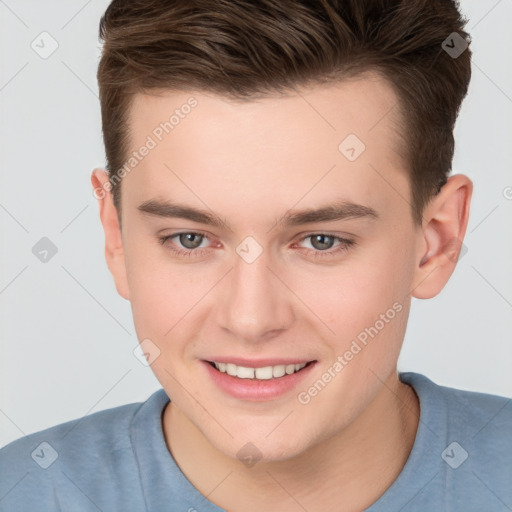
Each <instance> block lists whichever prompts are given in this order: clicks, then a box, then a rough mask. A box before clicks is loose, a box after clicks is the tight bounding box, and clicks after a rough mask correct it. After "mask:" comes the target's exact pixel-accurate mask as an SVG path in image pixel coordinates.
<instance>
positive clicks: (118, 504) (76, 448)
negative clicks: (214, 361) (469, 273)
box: [0, 372, 512, 512]
mask: <svg viewBox="0 0 512 512" xmlns="http://www.w3.org/2000/svg"><path fill="white" fill-rule="evenodd" d="M399 377H400V380H401V381H402V382H405V383H407V384H409V385H411V386H412V387H413V388H414V390H415V392H416V394H417V395H418V398H419V401H420V421H419V426H418V431H417V434H416V438H415V441H414V445H413V448H412V451H411V453H410V455H409V458H408V460H407V462H406V464H405V466H404V468H403V469H402V472H401V473H400V474H399V476H398V478H397V479H396V480H395V481H394V483H393V484H392V485H391V486H390V487H389V488H388V490H387V491H386V492H385V493H384V494H383V495H382V496H381V497H380V498H379V499H378V500H377V501H376V502H375V503H374V504H373V505H371V506H370V507H369V508H367V509H366V511H364V512H398V511H400V512H429V511H435V512H440V511H443V512H448V511H450V512H510V511H511V510H512V400H511V399H510V398H505V397H502V396H497V395H490V394H485V393H476V392H470V391H463V390H458V389H454V388H449V387H445V386H439V385H437V384H435V383H434V382H432V381H431V380H430V379H428V378H427V377H425V376H424V375H421V374H418V373H413V372H405V373H404V372H402V373H399ZM168 402H169V398H168V396H167V394H166V393H165V391H164V390H163V389H160V390H158V391H156V392H155V393H153V394H152V395H151V396H150V397H149V398H148V400H146V401H145V402H143V403H133V404H128V405H123V406H120V407H115V408H112V409H107V410H104V411H100V412H97V413H94V414H91V415H89V416H85V417H83V418H80V419H76V420H73V421H69V422H66V423H62V424H60V425H57V426H54V427H51V428H49V429H46V430H42V431H40V432H36V433H34V434H30V435H28V436H25V437H23V438H20V439H17V440H15V441H13V442H11V443H9V444H8V445H7V446H5V447H4V448H2V449H1V450H0V511H1V512H25V511H38V512H46V511H64V512H68V511H73V512H74V511H80V512H82V511H84V512H85V511H87V512H88V511H94V512H98V511H103V512H114V511H122V512H132V511H137V512H142V511H150V512H162V511H173V512H174V511H178V512H194V511H197V512H222V510H223V509H221V508H220V507H218V506H216V505H214V504H213V503H212V502H211V501H209V500H208V499H207V498H205V497H204V496H203V495H202V494H200V493H199V491H197V489H196V488H195V487H194V486H193V485H192V484H191V483H190V482H189V481H188V480H187V478H186V477H185V475H184V474H183V473H182V472H181V471H180V469H179V468H178V466H177V465H176V463H175V461H174V459H173V457H172V455H171V453H170V452H169V450H168V448H167V445H166V443H165V439H164V435H163V431H162V423H161V419H162V412H163V409H164V407H165V405H166V404H167V403H168Z"/></svg>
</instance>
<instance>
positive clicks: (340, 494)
mask: <svg viewBox="0 0 512 512" xmlns="http://www.w3.org/2000/svg"><path fill="white" fill-rule="evenodd" d="M418 421H419V402H418V399H417V397H416V394H415V392H414V390H413V389H412V388H411V387H410V386H408V385H406V384H404V383H402V382H400V381H399V380H398V377H397V375H396V372H393V373H392V374H391V376H390V377H389V378H388V380H387V381H386V382H385V383H384V385H383V386H382V388H381V389H380V391H379V392H378V393H377V395H376V397H375V398H374V399H373V401H372V402H371V403H370V404H369V405H368V407H367V408H366V409H365V410H364V411H363V413H362V414H360V415H359V416H358V417H357V418H356V420H355V421H354V422H352V423H351V424H350V425H349V426H348V427H346V428H345V429H343V430H342V431H340V432H338V433H337V434H336V435H334V436H332V437H330V438H328V439H327V440H324V441H323V442H321V443H320V444H317V445H315V446H313V447H311V448H309V449H308V450H307V451H305V452H303V453H302V454H300V455H299V456H297V457H294V458H293V459H288V460H282V461H277V462H265V463H264V462H258V463H257V464H256V465H255V466H253V467H251V468H246V467H244V466H243V464H240V461H239V460H233V459H231V458H229V457H226V456H225V455H224V454H223V453H221V452H219V451H218V450H216V449H215V448H214V447H213V446H212V445H211V444H210V443H209V442H208V440H207V439H206V438H205V437H204V435H203V434H202V433H201V432H200V431H199V430H198V429H197V427H196V426H195V425H193V424H192V423H191V422H190V421H189V420H188V418H186V417H185V416H184V415H183V414H182V413H181V411H180V410H179V409H178V408H176V407H173V404H172V402H170V403H169V404H168V405H167V407H166V409H165V411H164V414H163V429H164V435H165V439H166V443H167V446H168V448H169V451H170V452H171V453H172V455H173V458H174V460H175V461H176V463H177V464H178V466H179V467H180V469H181V471H182V472H183V474H184V475H185V476H186V477H187V479H188V480H189V481H190V482H191V483H192V485H194V487H195V488H196V489H197V490H198V491H199V492H200V493H201V494H202V495H203V496H206V497H207V498H208V499H209V500H210V501H212V502H213V503H215V504H216V505H218V506H219V507H221V508H223V509H224V510H229V511H235V512H253V511H254V512H255V511H260V510H262V509H270V510H282V511H290V512H291V511H295V510H297V511H299V510H303V509H306V510H308V511H309V512H315V511H320V510H322V511H326V510H344V511H346V512H351V511H353V512H356V511H361V510H363V509H365V508H367V507H369V506H370V505H371V504H372V503H374V502H375V501H376V500H377V499H378V498H379V497H380V496H381V495H382V494H383V493H384V492H385V491H386V490H387V489H388V488H389V487H390V485H391V484H392V483H393V482H394V481H395V479H396V478H397V477H398V475H399V474H400V472H401V470H402V468H403V467H404V465H405V463H406V461H407V458H408V457H409V454H410V452H411V449H412V446H413V444H414V439H415V436H416V431H417V428H418ZM221 482H222V483H221Z"/></svg>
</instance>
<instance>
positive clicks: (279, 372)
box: [272, 364, 286, 377]
mask: <svg viewBox="0 0 512 512" xmlns="http://www.w3.org/2000/svg"><path fill="white" fill-rule="evenodd" d="M285 373H286V366H285V365H284V364H279V365H277V366H274V368H273V369H272V376H273V377H282V376H283V375H284V374H285Z"/></svg>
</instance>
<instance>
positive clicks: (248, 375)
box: [236, 366, 254, 379]
mask: <svg viewBox="0 0 512 512" xmlns="http://www.w3.org/2000/svg"><path fill="white" fill-rule="evenodd" d="M236 376H237V377H238V378H239V379H254V368H245V367H243V366H237V367H236Z"/></svg>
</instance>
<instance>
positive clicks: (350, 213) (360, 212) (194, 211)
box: [137, 199, 379, 228]
mask: <svg viewBox="0 0 512 512" xmlns="http://www.w3.org/2000/svg"><path fill="white" fill-rule="evenodd" d="M137 209H138V210H139V211H140V212H141V213H144V214H148V215H151V216H155V217H163V218H179V219H187V220H191V221H193V222H198V223H200V224H207V225H210V226H215V227H218V228H222V227H228V228H229V225H228V224H227V223H226V222H225V221H224V220H222V219H221V218H220V217H219V216H217V215H215V214H214V213H211V212H209V211H208V210H201V209H199V208H193V207H191V206H186V205H182V204H177V203H172V202H170V201H160V200H158V199H149V200H147V201H144V202H143V203H141V204H140V205H139V206H138V207H137ZM359 218H368V219H370V220H374V219H378V218H379V214H378V213H377V211H376V210H374V209H373V208H371V207H369V206H364V205H362V204H357V203H353V202H350V201H340V202H335V203H333V204H328V205H325V206H321V207H319V208H310V209H305V210H295V211H293V210H289V211H288V212H287V213H285V214H284V215H283V216H282V218H281V220H280V221H279V222H278V224H284V225H285V226H299V225H302V224H311V223H315V222H329V221H336V220H345V219H359Z"/></svg>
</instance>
